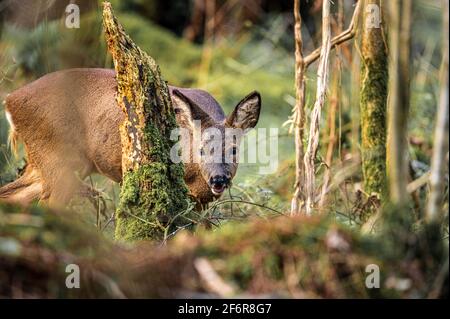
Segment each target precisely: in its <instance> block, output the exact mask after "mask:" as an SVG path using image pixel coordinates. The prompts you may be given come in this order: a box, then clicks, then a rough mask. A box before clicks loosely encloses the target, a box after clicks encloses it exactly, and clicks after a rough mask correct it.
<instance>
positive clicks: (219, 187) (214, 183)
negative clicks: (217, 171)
mask: <svg viewBox="0 0 450 319" xmlns="http://www.w3.org/2000/svg"><path fill="white" fill-rule="evenodd" d="M229 184H230V178H229V177H228V176H225V175H216V176H213V177H211V178H210V179H209V185H210V186H211V190H212V192H213V193H214V194H216V195H219V194H221V193H223V191H224V190H225V188H226V187H227V186H228V185H229Z"/></svg>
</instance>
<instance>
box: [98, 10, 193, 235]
mask: <svg viewBox="0 0 450 319" xmlns="http://www.w3.org/2000/svg"><path fill="white" fill-rule="evenodd" d="M103 25H104V31H105V36H106V40H107V44H108V50H109V52H110V53H111V55H112V57H113V61H114V66H115V70H116V79H117V97H116V98H117V102H118V104H119V106H120V107H121V108H122V110H123V112H124V113H125V114H126V116H125V120H124V122H123V123H122V125H121V126H120V136H121V142H122V187H121V193H120V200H119V204H118V207H117V211H116V216H115V219H116V232H115V233H116V238H117V239H121V240H131V241H133V240H142V239H156V240H161V239H163V238H164V236H165V235H167V233H168V232H169V231H171V230H174V229H176V227H177V226H180V225H182V224H187V222H186V220H183V218H182V214H180V212H183V210H186V209H187V207H188V206H189V198H188V190H187V187H186V184H185V183H184V179H183V177H184V167H183V164H182V163H179V164H176V163H173V162H172V161H171V160H170V149H171V147H172V146H173V143H174V142H173V141H171V140H170V139H169V137H170V132H171V131H172V130H173V129H175V128H177V123H176V121H175V114H174V112H173V109H172V104H171V99H170V94H169V89H168V86H167V83H166V82H165V81H164V80H163V79H162V77H161V72H160V69H159V66H158V65H157V64H156V62H155V61H154V60H153V58H151V57H150V56H148V55H147V54H146V53H145V52H143V51H142V50H141V49H140V48H139V47H138V46H137V45H136V44H134V43H133V41H132V40H131V38H130V37H129V36H128V35H127V34H126V33H125V31H124V29H123V27H122V26H121V25H120V23H119V22H118V21H117V19H116V17H115V16H114V14H113V11H112V8H111V5H110V4H109V3H108V2H105V3H104V6H103ZM175 216H179V217H180V218H175Z"/></svg>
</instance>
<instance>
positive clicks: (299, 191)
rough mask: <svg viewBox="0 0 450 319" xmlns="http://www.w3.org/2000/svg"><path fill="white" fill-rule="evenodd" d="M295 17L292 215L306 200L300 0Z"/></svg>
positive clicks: (303, 72)
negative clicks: (304, 186)
mask: <svg viewBox="0 0 450 319" xmlns="http://www.w3.org/2000/svg"><path fill="white" fill-rule="evenodd" d="M294 18H295V29H294V31H295V113H294V129H295V184H294V196H293V197H292V201H291V215H296V214H300V212H301V210H302V208H303V206H304V202H305V194H304V189H303V185H304V171H305V167H304V165H303V156H304V146H303V136H304V127H305V71H306V68H305V63H304V59H303V39H302V29H301V28H302V18H301V15H300V0H295V1H294Z"/></svg>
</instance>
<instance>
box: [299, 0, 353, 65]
mask: <svg viewBox="0 0 450 319" xmlns="http://www.w3.org/2000/svg"><path fill="white" fill-rule="evenodd" d="M361 6H362V1H361V0H360V1H358V3H356V7H355V11H354V12H353V16H352V20H351V21H350V24H349V26H348V28H347V29H346V30H345V31H344V32H342V33H341V34H339V35H337V36H335V37H334V38H333V39H332V40H331V47H330V50H332V49H334V48H336V46H338V45H339V44H341V43H343V42H345V41H348V40H350V39H351V38H353V37H354V36H355V34H356V30H357V26H358V18H359V13H360V11H361ZM321 51H322V47H319V48H317V49H315V50H314V51H313V52H311V53H310V54H308V55H307V56H306V57H305V60H304V63H305V67H306V68H307V67H308V66H309V65H310V64H312V63H314V62H315V61H316V60H317V59H319V58H320V56H321Z"/></svg>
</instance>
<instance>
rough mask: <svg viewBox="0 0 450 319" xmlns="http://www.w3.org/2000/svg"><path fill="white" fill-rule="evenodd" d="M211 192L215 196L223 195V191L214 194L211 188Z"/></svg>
mask: <svg viewBox="0 0 450 319" xmlns="http://www.w3.org/2000/svg"><path fill="white" fill-rule="evenodd" d="M211 192H212V193H213V194H214V195H216V196H220V195H222V194H223V191H221V192H216V191H215V190H214V189H213V188H211Z"/></svg>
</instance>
